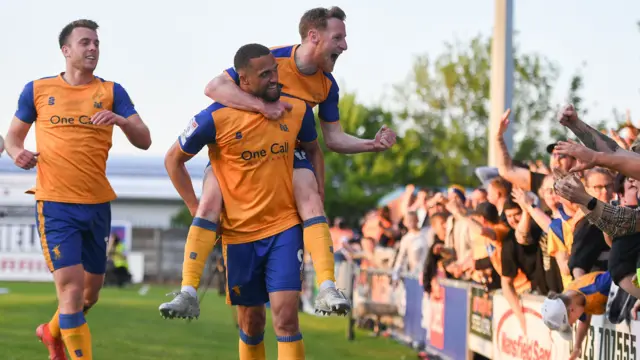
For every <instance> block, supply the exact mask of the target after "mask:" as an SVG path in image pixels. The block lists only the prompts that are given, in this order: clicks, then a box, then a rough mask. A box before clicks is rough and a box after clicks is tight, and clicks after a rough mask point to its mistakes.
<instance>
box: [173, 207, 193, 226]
mask: <svg viewBox="0 0 640 360" xmlns="http://www.w3.org/2000/svg"><path fill="white" fill-rule="evenodd" d="M191 222H193V216H191V213H190V212H189V209H188V208H187V206H186V205H182V207H181V208H180V210H179V211H178V212H177V213H176V214H175V215H173V217H172V218H171V227H173V228H188V227H189V226H191Z"/></svg>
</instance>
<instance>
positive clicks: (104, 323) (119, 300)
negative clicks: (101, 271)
mask: <svg viewBox="0 0 640 360" xmlns="http://www.w3.org/2000/svg"><path fill="white" fill-rule="evenodd" d="M0 288H8V289H9V294H4V295H0V359H1V360H34V359H42V360H44V359H47V353H46V349H45V347H44V346H43V345H42V344H40V343H39V342H38V341H37V338H36V337H35V328H36V326H37V325H38V324H40V323H43V322H45V321H48V320H49V319H50V318H51V316H52V315H53V312H54V310H55V308H56V298H55V290H54V286H53V284H52V283H13V282H0ZM138 289H139V287H137V286H136V287H131V288H127V289H122V290H121V289H114V288H106V289H103V291H102V293H101V297H100V301H99V302H98V304H97V305H96V306H95V307H94V308H93V309H91V311H90V313H89V315H88V316H87V320H88V322H89V326H90V328H91V333H92V338H93V355H94V359H98V360H107V359H118V360H129V359H132V360H133V359H135V360H146V359H149V360H152V359H153V360H157V359H181V360H190V359H194V360H204V359H224V360H227V359H238V352H237V348H238V334H237V331H236V329H235V326H234V323H233V318H232V315H231V310H230V308H229V307H227V306H226V305H225V304H224V299H223V298H222V297H220V296H218V295H217V294H216V293H215V291H212V290H210V291H209V293H207V294H206V296H205V298H204V300H203V303H202V304H201V310H202V311H201V316H200V319H199V320H197V321H192V322H191V323H187V322H186V321H184V320H164V319H162V318H161V317H160V315H159V313H158V310H157V309H158V305H159V304H160V303H161V302H164V301H166V300H167V299H168V298H167V297H165V294H166V293H168V292H170V291H172V290H174V289H173V288H169V287H166V286H160V287H156V286H152V287H151V289H150V290H149V292H148V293H147V294H146V295H140V294H138ZM346 324H347V320H346V319H345V318H343V317H330V318H318V317H315V316H311V315H307V314H301V315H300V326H301V329H302V334H303V336H304V341H305V347H306V353H307V356H306V358H307V360H342V359H412V358H415V357H416V355H415V353H414V352H413V351H412V350H410V349H408V348H406V347H404V346H402V345H400V344H397V343H396V342H394V341H393V340H389V339H383V338H372V337H370V336H369V335H368V334H367V333H366V332H362V331H358V332H357V333H356V339H355V341H353V342H349V341H347V340H346V336H345V334H346ZM265 344H266V348H267V359H274V360H275V359H277V351H276V350H277V344H276V340H275V335H274V333H273V329H272V328H271V321H270V316H269V317H268V318H267V330H266V334H265Z"/></svg>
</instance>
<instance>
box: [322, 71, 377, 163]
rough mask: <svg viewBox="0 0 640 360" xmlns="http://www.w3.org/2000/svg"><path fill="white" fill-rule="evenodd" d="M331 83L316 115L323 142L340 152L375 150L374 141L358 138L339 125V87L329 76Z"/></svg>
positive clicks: (351, 152) (353, 152)
mask: <svg viewBox="0 0 640 360" xmlns="http://www.w3.org/2000/svg"><path fill="white" fill-rule="evenodd" d="M331 80H332V84H331V89H330V90H329V95H328V96H327V99H326V100H325V101H323V102H322V103H320V104H319V105H318V116H319V117H320V120H321V122H320V126H321V129H322V135H323V137H324V143H325V145H327V148H329V150H331V151H335V152H337V153H341V154H357V153H363V152H371V151H375V150H376V148H375V141H374V140H368V139H360V138H357V137H355V136H351V135H349V134H347V133H345V132H344V130H343V129H342V125H340V110H339V108H338V103H339V102H340V89H339V88H338V83H337V82H336V81H335V79H333V77H332V78H331Z"/></svg>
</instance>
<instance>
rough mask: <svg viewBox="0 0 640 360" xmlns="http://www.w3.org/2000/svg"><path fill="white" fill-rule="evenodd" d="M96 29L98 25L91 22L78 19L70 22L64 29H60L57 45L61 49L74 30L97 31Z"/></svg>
mask: <svg viewBox="0 0 640 360" xmlns="http://www.w3.org/2000/svg"><path fill="white" fill-rule="evenodd" d="M98 27H99V26H98V23H97V22H95V21H93V20H88V19H80V20H76V21H72V22H70V23H68V24H67V25H66V26H65V27H64V28H62V31H60V35H59V36H58V44H60V48H62V47H63V46H64V45H65V44H66V43H67V40H68V39H69V35H71V32H72V31H73V29H75V28H87V29H91V30H93V31H96V30H98Z"/></svg>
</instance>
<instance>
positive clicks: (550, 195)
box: [511, 176, 568, 292]
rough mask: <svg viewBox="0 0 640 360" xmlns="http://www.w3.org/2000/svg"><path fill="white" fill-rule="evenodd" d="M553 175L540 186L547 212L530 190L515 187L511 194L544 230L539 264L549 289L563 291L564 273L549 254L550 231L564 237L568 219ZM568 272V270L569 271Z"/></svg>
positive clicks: (541, 235) (539, 245)
mask: <svg viewBox="0 0 640 360" xmlns="http://www.w3.org/2000/svg"><path fill="white" fill-rule="evenodd" d="M553 181H554V180H553V177H552V176H547V177H545V180H544V181H543V183H542V187H541V188H540V193H539V197H540V199H542V201H543V202H544V203H545V204H546V208H548V209H549V210H547V211H546V212H545V211H544V210H542V207H541V206H539V205H537V204H536V203H535V201H534V198H533V196H531V195H530V193H529V192H525V191H523V190H522V189H520V188H514V189H513V191H512V193H511V195H512V197H513V199H514V200H515V201H516V202H517V203H518V204H519V205H520V207H521V208H522V210H523V211H524V212H526V213H528V214H529V216H531V218H532V219H533V221H535V223H536V224H537V225H538V227H539V228H540V229H541V230H542V231H541V232H540V239H539V240H538V247H539V248H540V254H541V261H542V264H541V265H540V266H539V267H540V268H541V269H542V271H543V272H544V278H545V279H544V280H545V284H546V286H547V290H548V291H555V292H561V291H562V290H563V289H564V287H563V284H562V274H561V273H560V268H559V267H558V262H557V261H556V259H555V257H554V256H551V255H550V254H549V246H548V244H549V232H553V233H554V234H555V235H556V236H557V237H559V238H563V235H562V222H563V219H564V220H566V219H568V217H567V215H566V214H565V212H564V211H561V209H562V206H561V204H560V203H559V201H558V196H557V195H556V194H555V192H554V191H553ZM567 274H568V271H567Z"/></svg>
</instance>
